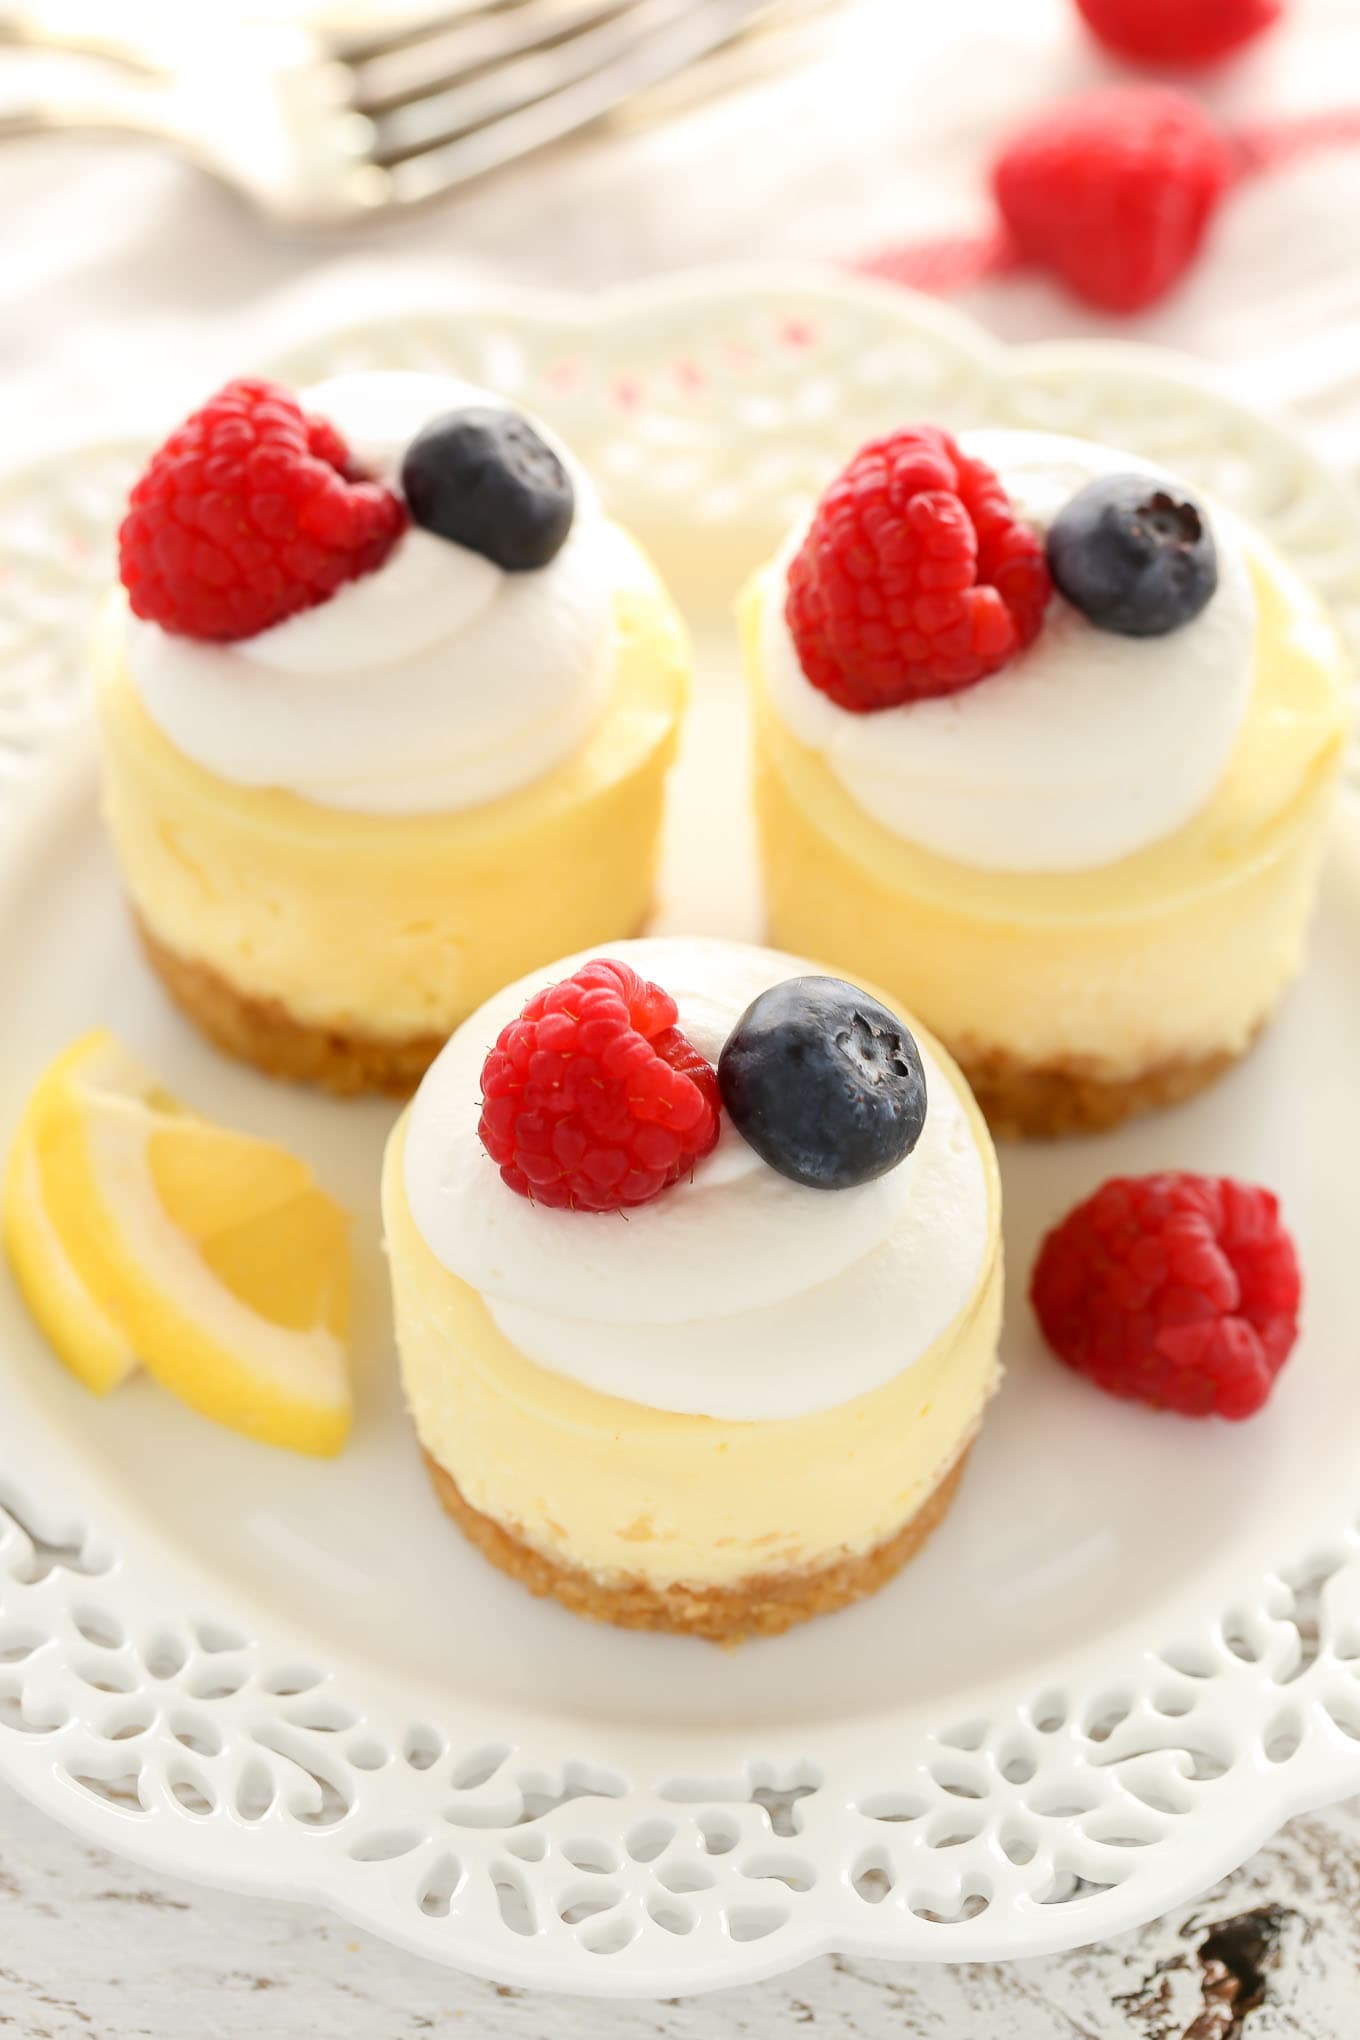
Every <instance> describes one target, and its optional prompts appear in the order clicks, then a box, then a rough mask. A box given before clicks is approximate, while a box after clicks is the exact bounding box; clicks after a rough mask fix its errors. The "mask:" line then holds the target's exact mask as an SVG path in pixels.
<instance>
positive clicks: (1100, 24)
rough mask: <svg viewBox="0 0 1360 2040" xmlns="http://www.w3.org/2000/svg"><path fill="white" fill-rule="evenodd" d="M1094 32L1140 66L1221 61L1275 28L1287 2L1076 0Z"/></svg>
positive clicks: (1254, 0)
mask: <svg viewBox="0 0 1360 2040" xmlns="http://www.w3.org/2000/svg"><path fill="white" fill-rule="evenodd" d="M1076 4H1077V9H1078V11H1079V13H1080V14H1081V15H1082V17H1083V19H1084V20H1085V22H1086V24H1087V26H1088V28H1089V29H1090V30H1091V33H1092V34H1093V35H1094V36H1095V37H1096V39H1097V41H1098V42H1101V43H1103V44H1104V46H1105V48H1106V49H1107V50H1112V51H1113V52H1114V54H1115V55H1116V56H1119V57H1131V58H1132V59H1133V61H1134V62H1135V63H1139V64H1183V65H1187V66H1194V65H1198V64H1215V63H1217V62H1218V61H1219V60H1220V59H1221V58H1223V57H1228V56H1231V55H1232V53H1233V51H1234V50H1239V49H1241V48H1243V46H1244V45H1245V44H1247V43H1249V42H1252V41H1254V39H1255V38H1256V37H1257V36H1258V35H1260V34H1261V33H1262V32H1263V31H1264V30H1265V29H1267V28H1270V27H1271V26H1272V25H1273V24H1274V23H1275V22H1277V21H1278V20H1279V18H1280V15H1281V13H1282V11H1283V6H1282V0H1076Z"/></svg>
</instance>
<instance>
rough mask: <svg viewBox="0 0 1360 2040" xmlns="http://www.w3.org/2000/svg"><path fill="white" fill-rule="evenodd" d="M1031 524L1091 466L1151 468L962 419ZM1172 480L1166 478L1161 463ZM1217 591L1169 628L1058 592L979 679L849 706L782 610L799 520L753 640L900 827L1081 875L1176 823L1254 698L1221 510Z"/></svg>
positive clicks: (1214, 516)
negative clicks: (918, 695)
mask: <svg viewBox="0 0 1360 2040" xmlns="http://www.w3.org/2000/svg"><path fill="white" fill-rule="evenodd" d="M959 444H960V445H961V446H962V447H963V448H964V449H965V450H966V451H967V452H968V453H970V454H972V455H974V456H975V457H976V458H978V459H981V460H984V461H986V462H987V464H988V466H989V467H991V468H993V469H994V470H995V471H996V473H997V474H998V475H999V476H1000V477H1001V481H1002V483H1003V484H1004V486H1005V489H1006V493H1007V494H1008V496H1009V497H1010V499H1011V502H1012V503H1013V504H1014V506H1015V509H1016V511H1017V513H1018V514H1019V516H1020V517H1021V518H1023V519H1024V521H1025V522H1026V523H1028V524H1031V525H1033V526H1034V527H1035V528H1036V529H1037V530H1039V531H1040V532H1044V531H1046V530H1047V529H1048V526H1049V525H1050V524H1051V523H1052V521H1053V519H1054V518H1055V517H1056V515H1057V513H1058V512H1059V511H1060V510H1061V509H1062V507H1063V505H1064V504H1065V503H1067V502H1068V501H1069V500H1070V499H1071V498H1072V497H1073V496H1075V495H1076V493H1077V491H1078V490H1079V489H1082V488H1084V487H1085V486H1086V484H1087V483H1088V482H1091V481H1094V480H1095V479H1096V478H1097V477H1098V476H1101V475H1108V474H1128V473H1131V472H1138V473H1147V474H1149V475H1162V473H1163V471H1162V470H1160V469H1157V468H1155V467H1153V466H1151V465H1150V464H1149V463H1148V462H1147V461H1142V460H1138V459H1136V458H1135V457H1134V456H1133V455H1132V454H1127V453H1118V452H1116V451H1114V449H1113V448H1110V447H1105V446H1096V445H1092V444H1090V443H1089V442H1087V441H1085V440H1080V439H1066V438H1062V437H1059V436H1057V435H1056V434H1052V433H1046V432H1018V431H1007V430H1004V429H996V430H989V431H979V432H965V433H961V434H960V435H959ZM1163 479H1166V480H1168V482H1169V486H1170V487H1171V488H1172V489H1173V490H1174V489H1175V487H1176V483H1175V482H1174V480H1169V478H1167V477H1165V476H1164V475H1163ZM1210 514H1211V522H1212V527H1213V534H1214V540H1215V544H1216V547H1217V552H1218V587H1217V590H1216V592H1215V594H1214V595H1213V597H1212V598H1211V600H1210V601H1209V602H1208V603H1207V605H1206V606H1205V608H1204V609H1203V610H1201V612H1200V614H1199V615H1198V616H1197V617H1196V618H1195V619H1194V621H1193V622H1191V623H1188V624H1186V625H1185V626H1184V627H1183V628H1182V629H1180V630H1174V631H1170V632H1168V633H1167V634H1166V636H1164V637H1155V638H1132V637H1119V636H1117V635H1116V634H1115V633H1113V632H1111V631H1103V630H1097V629H1096V627H1095V626H1094V624H1092V623H1090V622H1089V621H1088V620H1087V618H1086V617H1084V616H1083V615H1082V614H1081V612H1080V611H1079V610H1077V609H1074V608H1073V607H1072V605H1071V604H1070V603H1069V602H1066V601H1064V600H1063V598H1062V597H1061V596H1060V595H1057V594H1055V595H1054V597H1053V599H1052V601H1051V602H1050V603H1049V606H1048V610H1047V613H1046V615H1045V617H1044V624H1043V628H1042V630H1041V631H1040V633H1039V635H1038V637H1037V638H1036V639H1035V641H1034V642H1033V644H1031V645H1030V646H1029V647H1028V648H1027V650H1025V651H1024V652H1022V653H1020V655H1019V656H1018V657H1017V658H1015V659H1013V660H1012V661H1011V662H1010V664H1009V665H1006V666H1003V667H1002V668H1001V670H1000V671H999V672H998V673H994V674H992V675H991V676H990V678H988V679H986V680H982V681H979V682H978V683H977V685H976V686H973V687H965V688H961V689H960V690H959V692H958V693H956V694H949V695H944V696H941V697H939V698H937V699H934V700H930V701H918V702H909V703H904V704H903V705H902V706H900V707H897V708H888V709H882V710H879V711H878V712H876V713H874V714H870V715H853V714H851V713H850V712H849V711H848V710H846V709H843V708H840V707H838V706H837V705H836V703H835V702H833V701H831V700H830V699H829V698H828V697H827V696H826V695H825V694H822V693H821V692H820V691H819V690H818V689H817V688H815V687H814V686H813V685H812V683H811V681H810V680H808V678H807V677H806V675H805V674H804V672H803V669H802V666H801V665H800V663H799V659H798V652H797V648H796V647H795V645H794V642H793V638H792V635H791V633H790V631H789V627H788V624H787V622H786V621H785V618H784V595H785V588H786V582H787V575H788V568H789V564H790V562H791V561H792V559H793V557H794V555H795V554H796V553H797V551H798V549H799V547H800V546H801V544H802V542H803V538H804V535H805V533H806V529H807V527H806V525H803V526H801V527H800V528H798V529H797V530H795V531H794V532H793V533H792V534H791V536H790V538H789V540H788V543H787V545H786V546H785V547H784V548H783V549H782V551H781V552H780V554H779V556H778V557H777V559H776V560H775V563H774V565H773V567H772V569H771V570H770V573H769V576H768V579H767V582H766V588H765V600H764V604H763V609H762V616H761V630H762V652H763V658H764V667H765V672H766V675H767V680H768V685H769V689H770V695H771V698H772V701H773V704H774V708H775V712H776V713H777V714H778V715H779V717H780V718H781V720H782V721H783V722H784V723H785V724H786V725H787V727H788V728H789V729H790V730H791V731H792V733H793V735H794V736H795V737H797V739H798V740H799V742H800V743H802V744H805V745H806V746H807V747H808V748H809V749H811V750H813V751H816V752H818V753H819V754H820V755H821V757H822V758H823V760H824V761H825V763H826V765H827V766H828V768H829V769H830V771H831V772H832V773H833V774H834V775H835V777H836V778H837V779H838V780H839V781H840V783H841V785H842V786H843V787H844V788H845V790H846V792H847V793H849V794H850V795H851V797H852V798H853V799H854V800H855V801H856V802H857V803H858V805H859V806H860V807H862V808H863V809H865V810H866V812H867V813H869V814H870V815H872V816H873V817H874V819H875V820H876V821H878V822H881V823H882V825H883V826H884V828H886V829H890V830H891V831H892V833H893V834H894V835H895V836H901V837H904V838H905V839H906V840H907V841H909V842H912V843H917V844H920V845H921V847H922V848H924V849H926V850H931V851H934V852H935V853H936V854H937V855H939V856H941V857H948V858H951V859H953V860H954V861H955V862H957V863H959V864H967V865H973V866H977V867H978V868H980V869H983V870H991V871H1017V872H1027V871H1084V870H1088V869H1091V868H1094V867H1096V866H1099V865H1103V864H1112V863H1114V862H1116V861H1117V860H1118V859H1119V858H1121V857H1126V856H1129V855H1130V854H1131V853H1132V852H1134V851H1136V850H1141V849H1143V848H1145V847H1146V846H1147V845H1148V844H1149V843H1155V842H1158V841H1159V840H1160V839H1161V838H1162V837H1164V836H1169V835H1171V834H1172V833H1173V831H1175V830H1176V829H1179V828H1181V827H1182V826H1183V825H1184V824H1185V823H1186V822H1188V821H1189V820H1190V819H1191V817H1192V816H1193V815H1195V814H1196V813H1198V811H1199V809H1200V808H1202V807H1203V806H1204V804H1205V802H1206V801H1207V800H1208V799H1209V798H1210V796H1211V795H1212V793H1213V791H1214V788H1215V787H1216V786H1217V784H1218V782H1219V780H1220V779H1221V778H1222V776H1223V772H1224V769H1225V768H1226V766H1227V763H1228V760H1229V758H1230V756H1231V754H1232V750H1233V746H1234V744H1235V742H1236V739H1237V735H1238V732H1239V730H1240V729H1241V726H1242V721H1243V718H1244V716H1245V714H1246V710H1247V703H1248V700H1249V697H1250V694H1251V685H1252V663H1253V651H1254V640H1255V620H1256V619H1255V604H1254V600H1253V595H1252V586H1251V577H1250V573H1249V571H1248V567H1247V561H1246V554H1245V549H1244V544H1243V533H1242V531H1241V529H1240V527H1239V526H1238V525H1237V524H1236V522H1235V520H1234V519H1233V518H1232V517H1231V516H1230V515H1229V514H1228V513H1227V512H1225V511H1223V510H1222V509H1220V508H1219V507H1218V506H1217V505H1214V506H1212V508H1211V513H1210Z"/></svg>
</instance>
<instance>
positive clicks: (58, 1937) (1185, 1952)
mask: <svg viewBox="0 0 1360 2040" xmlns="http://www.w3.org/2000/svg"><path fill="white" fill-rule="evenodd" d="M1244 1914H1245V1915H1247V1920H1246V1922H1245V1924H1244V1925H1243V1926H1242V1927H1240V1928H1239V1929H1237V1930H1236V1931H1235V1932H1231V1933H1229V1934H1228V1935H1226V1936H1223V1935H1217V1936H1216V1935H1215V1934H1214V1929H1215V1927H1217V1926H1220V1925H1221V1923H1223V1922H1225V1921H1229V1920H1232V1919H1234V1918H1235V1917H1237V1916H1240V1915H1244ZM1262 1944H1264V1954H1262ZM1224 1946H1225V1947H1226V1952H1227V1954H1228V1955H1229V1957H1230V1958H1231V1966H1228V1965H1224V1964H1223V1963H1221V1962H1220V1961H1218V1960H1217V1959H1215V1958H1216V1953H1217V1951H1219V1950H1220V1948H1222V1947H1224ZM1206 1953H1207V1955H1208V1957H1209V1960H1208V1961H1206V1960H1205V1956H1206ZM1258 1965H1259V1973H1260V1977H1261V1979H1262V1984H1263V1990H1262V1992H1261V1994H1260V1998H1259V2009H1256V2010H1252V2011H1250V2012H1248V2013H1247V2015H1246V2018H1245V2023H1242V2022H1240V2021H1239V2022H1238V2023H1236V2024H1235V2023H1234V2022H1233V2010H1234V2003H1236V2005H1237V2007H1238V2008H1240V2007H1241V2006H1242V2005H1243V2003H1244V2002H1245V2003H1250V2002H1252V2001H1253V2000H1254V1999H1255V1998H1256V1997H1257V1994H1258V1993H1257V1990H1256V1987H1255V1982H1254V1978H1253V1975H1252V1972H1253V1970H1255V1969H1257V1967H1258ZM1242 1972H1245V1974H1246V1978H1247V1982H1246V1989H1245V1992H1244V1990H1243V1988H1242V1986H1241V1983H1240V1980H1239V1977H1240V1973H1242ZM1357 1975H1360V1801H1353V1802H1351V1804H1350V1805H1348V1806H1346V1807H1344V1808H1341V1809H1338V1810H1337V1811H1335V1812H1333V1813H1329V1814H1326V1815H1322V1816H1318V1817H1315V1818H1312V1819H1308V1820H1298V1821H1295V1822H1294V1824H1293V1826H1292V1827H1290V1828H1289V1829H1288V1830H1287V1831H1286V1832H1285V1833H1284V1834H1283V1835H1281V1836H1280V1837H1279V1838H1278V1839H1277V1840H1276V1841H1275V1842H1273V1843H1272V1844H1271V1845H1270V1847H1269V1848H1266V1849H1263V1850H1262V1851H1261V1853H1260V1855H1259V1856H1257V1857H1256V1859H1255V1860H1254V1861H1253V1862H1252V1863H1250V1864H1249V1865H1247V1867H1246V1868H1245V1869H1243V1870H1242V1871H1240V1872H1239V1873H1238V1875H1237V1876H1235V1877H1230V1878H1227V1879H1226V1880H1225V1881H1224V1882H1223V1883H1222V1884H1220V1885H1218V1886H1217V1887H1216V1888H1215V1889H1214V1890H1213V1891H1212V1892H1211V1893H1209V1894H1208V1895H1207V1897H1205V1898H1204V1899H1203V1900H1202V1901H1201V1902H1200V1903H1199V1904H1197V1905H1195V1906H1192V1907H1185V1908H1183V1909H1182V1910H1180V1911H1178V1912H1176V1913H1173V1914H1172V1915H1171V1916H1170V1918H1168V1919H1166V1920H1163V1921H1162V1922H1160V1924H1159V1925H1157V1926H1156V1927H1153V1928H1149V1929H1148V1930H1147V1931H1146V1932H1144V1933H1142V1934H1133V1935H1129V1936H1126V1937H1125V1939H1123V1940H1121V1941H1118V1942H1116V1943H1115V1944H1114V1945H1112V1946H1110V1947H1107V1948H1096V1949H1090V1950H1086V1951H1081V1952H1078V1953H1076V1954H1073V1955H1063V1956H1059V1957H1057V1958H1055V1959H1053V1960H1049V1961H1041V1962H1020V1963H1012V1964H1010V1965H1008V1966H1005V1967H1000V1966H993V1965H989V1964H970V1965H966V1966H962V1967H959V1968H947V1967H931V1968H916V1969H906V1968H901V1967H895V1966H893V1965H892V1964H889V1963H883V1962H851V1961H844V1960H841V1959H839V1958H836V1957H829V1958H827V1959H825V1960H823V1961H820V1962H813V1963H809V1964H808V1965H807V1966H806V1967H804V1968H802V1969H799V1970H796V1971H794V1972H793V1974H792V1975H790V1976H788V1977H785V1978H783V1979H781V1980H779V1981H777V1982H773V1983H765V1984H758V1985H754V1986H752V1987H751V1988H749V1989H745V1990H731V1991H721V1992H718V1993H717V1994H715V1995H713V1996H710V1997H701V1998H668V1999H666V2000H665V2001H663V2002H659V2003H648V2004H620V2005H610V2004H604V2003H601V2002H600V2001H599V2000H585V1999H580V1998H558V1997H551V1998H550V1997H546V1996H540V1995H537V1994H531V1993H526V1992H524V1991H517V1990H511V1989H509V1988H508V1987H506V1986H504V1985H502V1986H499V1987H498V1986H496V1985H494V1984H487V1983H476V1982H473V1981H472V1980H470V1979H468V1978H465V1977H459V1976H455V1975H453V1974H452V1973H451V1972H450V1971H448V1970H444V1969H439V1968H436V1967H435V1966H434V1965H433V1964H432V1963H428V1962H425V1961H422V1960H420V1959H418V1958H417V1957H414V1956H409V1955H402V1954H399V1953H398V1952H397V1951H396V1950H395V1949H392V1948H388V1947H386V1946H384V1945H383V1944H382V1943H381V1942H379V1941H374V1940H372V1939H370V1938H369V1937H368V1936H367V1935H364V1934H359V1933H356V1932H355V1931H354V1929H352V1928H350V1927H346V1926H343V1925H341V1924H340V1923H339V1922H338V1921H336V1920H333V1919H332V1918H330V1917H329V1915H327V1914H325V1913H321V1912H317V1911H315V1910H314V1909H313V1908H312V1907H310V1906H281V1905H261V1904H259V1903H257V1902H256V1901H254V1900H250V1899H239V1898H228V1897H225V1896H223V1895H222V1894H221V1893H219V1892H210V1891H202V1890H199V1889H198V1888H197V1887H195V1886H192V1885H188V1884H177V1883H174V1882H171V1881H167V1880H165V1879H163V1878H160V1877H151V1876H147V1875H146V1874H145V1873H144V1872H143V1871H140V1870H138V1869H136V1868H134V1867H133V1866H131V1865H129V1864H127V1863H123V1862H121V1861H119V1860H118V1859H116V1858H115V1857H112V1856H106V1855H105V1854H104V1853H103V1852H102V1851H101V1850H98V1849H88V1848H85V1847H83V1846H82V1845H80V1844H78V1843H76V1842H74V1841H72V1840H71V1839H70V1838H69V1837H68V1836H67V1835H66V1834H65V1833H63V1832H62V1831H61V1830H60V1829H58V1828H56V1827H54V1826H53V1825H52V1823H51V1822H50V1821H49V1820H47V1819H46V1818H44V1817H43V1816H42V1815H40V1814H37V1813H34V1812H32V1811H31V1810H30V1809H29V1808H28V1807H27V1806H25V1805H24V1804H23V1803H22V1802H21V1801H20V1800H18V1799H17V1798H15V1796H14V1795H13V1794H12V1793H10V1792H8V1791H6V1790H3V1789H0V2033H4V2034H6V2035H8V2034H11V2033H13V2034H14V2035H15V2036H16V2040H134V2036H136V2040H143V2036H145V2040H240V2036H243V2035H246V2034H250V2035H254V2036H257V2040H303V2036H306V2040H408V2036H411V2040H414V2036H416V2035H419V2034H424V2033H433V2034H448V2035H450V2036H452V2035H454V2034H465V2035H467V2036H468V2040H544V2035H545V2034H549V2033H551V2034H552V2035H553V2036H554V2040H795V2036H796V2035H799V2034H801V2033H802V2031H803V2029H804V2028H806V2029H807V2033H808V2040H889V2036H892V2040H1238V2036H1239V2035H1241V2036H1242V2040H1354V2035H1355V2033H1356V2032H1357V2030H1358V2029H1360V2017H1358V2016H1357V2012H1356V2008H1355V2007H1356V1978H1357Z"/></svg>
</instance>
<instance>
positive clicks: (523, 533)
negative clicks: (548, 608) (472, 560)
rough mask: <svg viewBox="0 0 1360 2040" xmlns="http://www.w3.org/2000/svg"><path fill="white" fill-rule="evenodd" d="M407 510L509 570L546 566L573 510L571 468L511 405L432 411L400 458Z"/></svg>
mask: <svg viewBox="0 0 1360 2040" xmlns="http://www.w3.org/2000/svg"><path fill="white" fill-rule="evenodd" d="M401 486H402V489H403V491H404V492H405V495H406V501H407V502H408V503H409V505H410V507H411V515H412V517H414V519H415V521H416V523H417V524H422V525H424V527H425V529H426V530H427V531H434V532H437V533H438V534H439V536H440V537H441V538H449V539H452V540H453V542H454V544H455V545H465V546H467V547H468V549H469V550H470V551H471V552H475V553H481V554H482V556H483V558H485V559H488V560H494V562H495V564H496V565H497V566H498V567H503V568H504V569H505V571H506V572H507V573H509V574H523V573H528V572H529V570H530V569H531V568H533V567H546V566H547V564H548V561H549V560H550V559H552V558H553V556H554V555H555V554H556V553H559V552H560V551H561V550H562V547H563V546H564V545H565V544H566V539H567V533H568V532H569V531H570V530H571V520H572V516H573V513H574V511H575V494H574V491H573V489H572V485H571V476H570V475H569V474H568V473H567V470H566V468H565V467H564V466H563V465H562V462H561V461H560V460H559V459H558V457H557V455H556V454H555V453H554V452H553V450H552V448H551V447H550V446H549V445H548V444H547V443H546V441H544V440H543V439H540V437H539V435H538V434H537V432H535V430H534V428H533V426H532V425H531V424H530V423H529V421H528V419H527V418H521V417H520V415H519V413H518V412H517V411H500V410H496V409H494V408H493V407H491V406H489V405H486V406H477V407H475V408H473V409H470V410H467V411H450V412H448V413H447V415H446V416H445V417H443V418H435V419H433V420H432V421H431V423H430V424H428V425H427V426H426V427H425V429H424V431H423V432H420V433H418V434H417V435H416V437H415V438H414V439H413V440H412V441H411V444H410V445H409V446H408V447H407V449H406V458H405V460H403V462H402V464H401Z"/></svg>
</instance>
